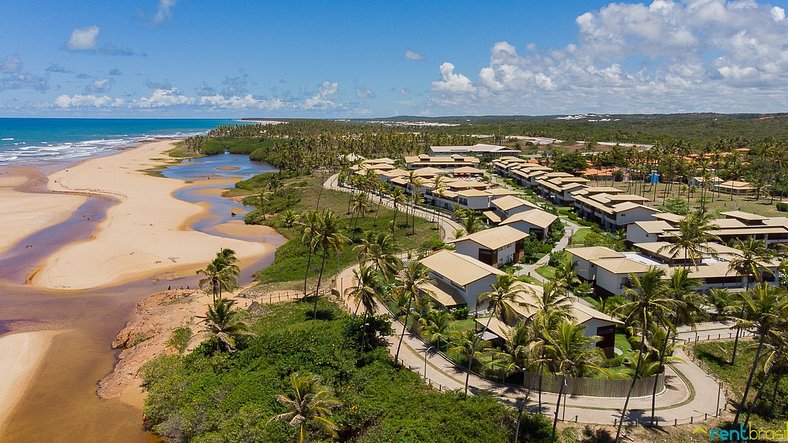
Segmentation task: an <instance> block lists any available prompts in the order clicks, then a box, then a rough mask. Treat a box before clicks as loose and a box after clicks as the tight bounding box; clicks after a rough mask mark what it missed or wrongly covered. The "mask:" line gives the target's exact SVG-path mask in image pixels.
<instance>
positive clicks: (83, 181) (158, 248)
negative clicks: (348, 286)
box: [20, 141, 273, 290]
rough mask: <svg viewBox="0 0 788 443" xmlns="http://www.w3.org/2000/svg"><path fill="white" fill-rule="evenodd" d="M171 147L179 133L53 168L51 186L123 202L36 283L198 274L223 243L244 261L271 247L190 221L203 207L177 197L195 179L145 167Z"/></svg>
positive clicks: (71, 284)
mask: <svg viewBox="0 0 788 443" xmlns="http://www.w3.org/2000/svg"><path fill="white" fill-rule="evenodd" d="M171 148H172V142H171V141H161V142H153V143H148V144H145V145H142V146H140V147H138V148H134V149H129V150H126V151H123V152H121V153H118V154H115V155H111V156H107V157H100V158H93V159H89V160H86V161H83V162H81V163H79V164H77V165H75V166H73V167H71V168H68V169H65V170H62V171H59V172H56V173H54V174H52V175H51V176H50V177H49V184H48V187H49V189H51V190H53V191H55V192H72V193H73V192H78V193H85V194H95V195H105V196H110V197H113V198H115V199H117V200H118V201H119V203H118V204H116V205H114V206H113V207H111V208H110V209H109V210H108V211H107V217H106V219H105V220H104V221H102V222H101V223H100V224H99V226H98V229H97V231H96V232H95V233H94V236H93V238H91V239H89V240H86V241H82V242H78V243H72V244H70V245H68V246H66V247H64V248H62V249H60V250H59V251H57V252H55V253H54V254H52V255H51V256H50V257H49V258H48V259H46V260H45V262H44V263H43V264H42V266H41V268H40V269H39V270H38V272H37V273H36V274H35V276H34V277H33V278H32V280H31V283H32V284H33V285H34V286H36V287H42V288H52V289H70V290H74V289H86V288H96V287H105V286H110V285H116V284H121V283H124V282H129V281H133V280H138V279H141V278H145V277H152V276H156V275H160V274H164V273H167V275H168V276H175V275H191V274H194V272H195V271H196V270H197V269H199V268H200V267H202V266H203V265H204V264H205V263H206V262H208V261H209V260H210V259H211V258H212V257H213V256H214V255H215V254H216V252H217V251H218V250H219V249H221V248H231V249H233V250H235V251H236V253H237V255H238V257H239V258H240V260H241V262H242V264H243V263H244V262H247V263H248V262H249V261H252V260H255V259H258V258H260V257H262V256H263V255H265V254H268V253H271V252H272V250H273V247H272V246H270V245H265V244H262V243H259V242H249V241H242V240H234V239H227V238H219V237H215V236H211V235H208V234H204V233H201V232H196V231H192V230H189V229H188V227H186V226H184V221H185V220H188V219H190V218H192V217H195V216H198V215H199V214H201V212H203V208H201V207H200V206H199V205H195V204H192V203H188V202H184V201H181V200H178V199H176V198H175V197H173V195H172V194H173V192H175V191H176V190H178V189H179V188H181V187H183V186H186V185H187V184H186V183H185V182H184V181H181V180H175V179H168V178H162V177H153V176H151V175H148V174H145V173H144V172H142V171H143V170H147V169H151V168H154V167H160V166H162V165H166V164H167V163H168V161H169V160H168V157H167V154H166V152H167V151H168V150H170V149H171ZM23 197H24V198H27V197H28V196H27V195H24V196H23ZM20 198H22V197H20ZM24 198H23V199H24ZM86 269H89V270H90V272H85V270H86Z"/></svg>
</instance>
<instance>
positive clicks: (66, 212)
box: [0, 175, 85, 253]
mask: <svg viewBox="0 0 788 443" xmlns="http://www.w3.org/2000/svg"><path fill="white" fill-rule="evenodd" d="M27 181H28V177H25V176H22V175H0V226H3V235H2V236H0V253H3V252H5V251H7V250H8V249H9V248H10V247H11V246H13V245H15V244H16V243H17V242H19V241H20V240H22V239H24V238H26V237H28V236H29V235H31V234H33V233H34V232H37V231H40V230H41V229H44V228H46V227H48V226H52V225H54V224H57V223H60V222H62V221H64V220H66V219H67V218H68V217H69V216H70V215H71V213H72V212H74V211H75V210H76V209H77V208H78V207H79V206H80V205H81V204H82V203H84V202H85V197H83V196H79V195H68V194H55V193H52V194H36V193H27V192H20V191H18V190H17V188H18V187H20V186H22V185H24V184H25V183H27Z"/></svg>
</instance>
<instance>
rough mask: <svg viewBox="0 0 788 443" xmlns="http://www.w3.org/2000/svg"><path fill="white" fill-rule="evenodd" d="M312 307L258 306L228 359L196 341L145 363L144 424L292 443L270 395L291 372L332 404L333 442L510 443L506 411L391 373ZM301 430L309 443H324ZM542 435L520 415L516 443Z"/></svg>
mask: <svg viewBox="0 0 788 443" xmlns="http://www.w3.org/2000/svg"><path fill="white" fill-rule="evenodd" d="M318 306H319V310H318V311H319V313H320V316H319V319H318V320H312V319H311V313H312V304H311V303H304V302H290V303H282V304H277V305H272V306H263V307H260V308H257V309H255V310H252V311H250V312H248V313H244V314H243V315H244V317H245V319H246V323H247V324H248V325H249V329H250V332H251V334H250V335H248V336H246V337H244V338H242V339H240V340H239V342H238V345H239V349H238V350H237V351H235V352H232V353H222V352H218V351H215V350H214V348H212V347H211V346H209V345H208V344H206V343H203V345H201V346H200V347H198V348H197V349H196V350H194V351H192V352H191V353H189V354H187V355H183V356H181V355H177V354H175V355H167V356H162V357H159V358H156V359H154V360H152V361H151V362H149V363H147V364H146V365H145V367H144V369H143V378H144V381H145V386H146V388H147V390H148V396H147V398H146V400H145V407H144V411H145V416H146V417H147V424H148V425H149V426H151V428H152V430H153V431H154V432H156V433H157V434H159V435H161V436H163V437H165V438H166V439H168V440H169V441H201V442H207V441H226V442H287V441H294V439H295V429H294V428H293V427H291V426H289V425H288V424H287V422H283V421H277V420H272V417H274V416H275V415H277V414H279V413H283V412H285V411H286V409H285V408H284V407H283V406H282V405H280V402H278V401H277V396H278V395H292V388H291V386H290V384H289V377H290V374H292V373H294V372H300V373H309V374H315V375H316V376H318V377H319V378H320V382H321V384H322V385H324V386H326V387H328V388H329V389H331V390H332V391H333V393H334V395H335V396H336V397H337V398H338V400H339V401H340V402H341V404H339V405H338V406H336V407H335V408H334V409H333V411H332V418H333V420H334V421H335V422H336V423H337V425H338V428H339V429H338V433H339V435H338V439H339V441H348V442H379V441H386V442H389V441H390V442H416V441H434V442H447V443H448V442H457V441H485V442H501V443H505V442H510V441H512V440H513V436H514V427H515V422H516V415H517V414H516V411H515V410H514V409H513V408H511V407H508V406H505V405H503V404H501V403H500V402H498V401H497V400H495V399H493V398H492V397H489V396H486V395H474V396H471V397H469V398H464V397H463V395H462V394H461V393H458V392H439V391H437V390H434V389H431V388H430V387H428V386H427V385H426V384H425V383H424V382H423V381H422V380H421V379H420V377H419V375H418V374H416V373H414V372H411V371H409V370H403V369H400V368H398V367H396V366H395V365H394V363H393V362H392V359H391V356H390V355H389V353H388V350H387V349H386V347H385V346H378V347H375V348H374V349H372V350H370V351H367V352H361V350H360V340H361V338H360V332H359V333H357V332H355V331H356V329H353V328H358V325H360V322H358V321H354V320H352V318H351V317H350V316H348V315H347V314H346V313H344V312H343V311H341V310H340V309H339V308H338V307H337V306H336V305H334V304H333V303H330V302H328V301H326V300H324V299H321V300H319V304H318ZM367 343H369V342H367ZM436 423H439V424H440V425H438V426H436V425H435V424H436ZM310 431H311V432H310V433H311V434H312V435H311V437H312V438H310V441H330V439H329V438H328V437H327V436H324V435H321V434H319V433H317V432H316V431H315V430H314V428H311V427H310ZM549 431H550V427H549V423H548V421H547V420H546V419H545V418H544V417H537V416H532V415H530V414H528V415H526V416H525V417H524V420H523V422H522V423H521V428H520V436H521V441H529V442H547V441H548V440H549ZM523 436H525V440H522V438H523Z"/></svg>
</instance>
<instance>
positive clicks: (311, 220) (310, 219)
mask: <svg viewBox="0 0 788 443" xmlns="http://www.w3.org/2000/svg"><path fill="white" fill-rule="evenodd" d="M301 219H302V221H301V224H302V226H303V227H304V228H303V231H302V232H301V242H302V243H304V244H306V247H307V251H308V253H307V257H306V270H305V271H304V298H305V299H306V296H307V287H306V282H307V279H309V271H310V267H311V265H312V254H313V253H314V252H315V250H316V249H317V248H316V246H317V245H316V244H315V236H316V234H317V229H318V225H319V224H320V213H319V212H317V211H306V212H304V213H303V214H301Z"/></svg>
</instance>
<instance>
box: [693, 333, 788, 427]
mask: <svg viewBox="0 0 788 443" xmlns="http://www.w3.org/2000/svg"><path fill="white" fill-rule="evenodd" d="M733 345H734V342H733V340H725V341H718V342H707V343H698V344H696V345H694V346H693V347H692V350H693V352H694V353H695V356H696V357H698V358H699V359H700V360H701V361H702V362H703V364H704V366H705V368H706V369H707V370H708V371H709V372H710V373H711V374H713V375H714V376H715V377H716V378H718V379H720V380H722V381H723V382H724V383H725V385H726V386H727V387H728V389H729V390H730V392H731V393H732V394H733V399H732V400H736V399H739V398H741V396H742V394H743V393H744V387H745V385H746V384H747V376H748V373H749V369H750V367H751V366H752V363H753V357H754V356H755V351H756V349H757V343H755V342H753V341H752V340H746V341H740V344H739V350H738V353H737V359H736V363H735V364H730V363H729V362H730V357H731V355H732V353H733ZM763 380H764V376H763V374H762V373H761V374H759V375H758V379H757V380H756V386H757V387H758V389H759V390H760V386H761V385H762V383H763ZM777 380H779V388H778V389H777V390H776V391H775V382H776V381H777ZM756 395H757V394H756ZM760 400H761V401H760V402H759V404H756V405H755V408H753V416H752V418H751V419H750V422H751V423H752V424H753V425H754V426H756V427H762V428H769V427H772V428H774V427H779V426H783V425H784V424H785V417H786V415H788V377H784V376H780V377H770V381H768V383H767V384H766V386H764V387H763V393H761V394H760Z"/></svg>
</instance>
